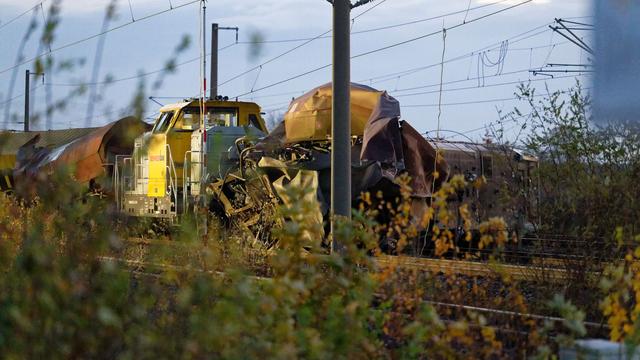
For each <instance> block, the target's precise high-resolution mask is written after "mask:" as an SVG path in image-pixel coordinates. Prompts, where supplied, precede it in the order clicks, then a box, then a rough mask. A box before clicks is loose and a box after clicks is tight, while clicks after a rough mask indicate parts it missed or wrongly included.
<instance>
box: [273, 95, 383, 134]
mask: <svg viewBox="0 0 640 360" xmlns="http://www.w3.org/2000/svg"><path fill="white" fill-rule="evenodd" d="M382 94H383V92H382V91H377V90H373V89H368V88H361V87H356V86H352V87H351V135H354V136H362V135H363V134H364V128H365V126H366V125H367V121H369V117H370V116H371V114H372V112H373V110H374V109H375V108H376V106H377V105H378V103H379V101H380V96H381V95H382ZM331 105H332V88H331V85H330V84H328V85H324V86H321V87H318V88H316V89H314V90H312V91H310V92H308V93H307V94H305V95H302V96H301V97H299V98H297V99H295V100H294V101H293V102H292V103H291V105H290V107H289V110H288V111H287V113H286V114H285V116H284V125H285V131H286V136H287V142H297V141H313V140H326V139H328V138H329V137H330V136H331Z"/></svg>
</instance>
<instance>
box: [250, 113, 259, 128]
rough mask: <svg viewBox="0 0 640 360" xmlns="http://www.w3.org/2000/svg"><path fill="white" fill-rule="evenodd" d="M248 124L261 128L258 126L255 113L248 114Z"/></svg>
mask: <svg viewBox="0 0 640 360" xmlns="http://www.w3.org/2000/svg"><path fill="white" fill-rule="evenodd" d="M249 124H251V125H253V126H255V127H256V129H259V130H262V129H261V128H260V122H259V121H258V117H257V116H256V114H249Z"/></svg>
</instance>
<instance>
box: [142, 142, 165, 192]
mask: <svg viewBox="0 0 640 360" xmlns="http://www.w3.org/2000/svg"><path fill="white" fill-rule="evenodd" d="M166 144H167V142H166V136H165V135H164V134H153V135H152V136H151V137H150V138H149V143H148V146H147V149H148V156H149V188H148V190H147V194H148V196H149V197H163V196H165V189H166V188H167V175H166V173H167V168H166V166H167V147H166Z"/></svg>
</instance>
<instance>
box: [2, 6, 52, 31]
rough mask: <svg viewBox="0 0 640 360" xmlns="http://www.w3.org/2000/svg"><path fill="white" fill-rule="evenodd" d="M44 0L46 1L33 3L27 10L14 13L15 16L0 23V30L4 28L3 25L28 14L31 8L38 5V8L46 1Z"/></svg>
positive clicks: (7, 24)
mask: <svg viewBox="0 0 640 360" xmlns="http://www.w3.org/2000/svg"><path fill="white" fill-rule="evenodd" d="M46 1H47V0H43V1H40V2H39V3H37V4H35V5H34V6H32V7H30V8H28V9H27V10H25V11H23V12H21V13H20V14H18V15H16V16H15V17H13V18H12V19H11V20H9V21H7V22H5V23H3V24H0V30H2V29H4V28H5V26H9V25H10V24H12V23H13V22H15V21H17V20H18V19H20V18H21V17H23V16H25V15H27V14H28V13H30V12H31V11H32V10H33V9H35V8H37V7H38V6H39V7H40V8H42V4H43V3H44V2H46Z"/></svg>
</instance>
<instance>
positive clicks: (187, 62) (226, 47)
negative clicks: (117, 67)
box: [46, 43, 236, 87]
mask: <svg viewBox="0 0 640 360" xmlns="http://www.w3.org/2000/svg"><path fill="white" fill-rule="evenodd" d="M235 45H236V43H233V44H229V45H227V46H224V47H221V48H219V49H218V52H220V51H224V50H226V49H228V48H230V47H232V46H235ZM209 55H211V53H207V54H206V56H209ZM199 60H200V56H198V57H195V58H192V59H189V60H186V61H183V62H181V63H178V64H175V65H174V66H173V67H174V68H177V67H180V66H184V65H187V64H191V63H194V62H196V61H199ZM167 70H168V68H167V67H166V66H164V67H162V68H161V69H156V70H152V71H148V72H144V73H140V74H137V75H131V76H127V77H123V78H116V79H109V80H105V81H96V82H77V83H46V85H51V86H69V87H75V86H96V85H109V84H113V83H117V82H122V81H129V80H135V79H140V78H143V77H146V76H149V75H154V74H158V73H161V72H164V71H167Z"/></svg>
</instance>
